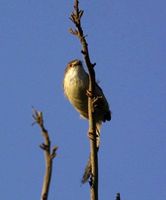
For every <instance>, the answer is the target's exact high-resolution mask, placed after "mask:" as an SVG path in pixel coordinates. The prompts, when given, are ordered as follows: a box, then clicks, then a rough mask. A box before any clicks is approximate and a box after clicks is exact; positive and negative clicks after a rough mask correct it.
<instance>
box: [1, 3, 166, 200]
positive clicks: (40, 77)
mask: <svg viewBox="0 0 166 200" xmlns="http://www.w3.org/2000/svg"><path fill="white" fill-rule="evenodd" d="M80 5H81V7H82V8H83V9H84V11H85V14H84V18H83V21H82V23H83V28H84V31H85V34H87V35H88V37H87V40H88V43H89V50H90V56H91V60H92V62H96V63H97V65H96V76H97V80H99V81H100V85H101V87H102V88H103V90H104V93H105V95H106V96H107V98H108V101H109V102H110V106H111V110H112V113H113V116H112V121H111V122H110V123H109V122H108V123H105V124H103V128H102V134H101V148H100V152H99V166H100V170H99V173H100V183H99V188H100V189H99V196H100V199H114V198H115V194H116V193H117V192H120V193H121V196H122V200H133V199H134V200H140V199H141V200H148V199H150V200H156V199H158V198H159V199H164V198H166V190H165V179H166V171H165V169H166V161H165V155H166V145H165V144H166V134H165V132H166V89H165V88H166V80H165V77H166V68H165V65H166V55H165V53H166V39H165V35H166V28H165V19H166V13H165V6H166V3H165V1H164V0H159V1H155V0H152V1H149V0H144V1H136V0H132V1H131V0H126V1H121V0H120V1H115V0H112V1H110V0H105V1H80ZM72 6H73V1H71V0H68V1H64V0H61V1H53V0H49V1H44V0H40V1H39V0H36V1H34V0H24V1H22V0H15V1H12V0H0V69H1V73H0V91H1V104H0V110H1V114H0V134H1V147H0V149H1V150H0V159H1V165H0V191H1V198H2V199H4V200H9V199H15V200H22V199H24V200H26V199H27V200H28V199H39V198H40V192H41V186H42V180H43V174H44V159H43V152H42V151H41V150H40V148H38V146H39V144H40V143H41V142H42V137H41V135H40V131H39V128H38V127H37V126H34V127H32V126H31V124H32V117H31V111H32V106H34V107H36V108H37V109H39V110H41V111H43V113H44V119H45V125H46V127H47V129H48V130H49V132H50V137H51V139H52V143H53V144H56V145H58V146H59V150H58V156H57V157H56V158H55V160H54V168H53V177H52V184H51V189H50V196H49V197H50V198H49V199H58V200H60V199H63V200H64V199H80V200H83V199H88V198H89V186H88V185H83V186H81V184H80V180H81V175H82V173H83V170H84V166H85V164H86V161H87V158H88V154H89V141H88V139H87V121H85V120H81V119H80V117H79V115H78V113H76V111H75V110H73V108H72V106H71V105H70V104H69V103H68V101H67V100H66V98H65V97H64V94H63V88H62V80H63V74H64V68H65V66H66V63H67V62H68V61H70V60H72V59H74V58H79V59H82V55H81V53H80V44H79V41H78V40H77V38H75V37H74V36H72V35H70V34H69V33H68V29H69V28H70V27H72V26H73V25H72V23H71V21H70V20H69V19H68V18H69V14H70V12H71V10H72Z"/></svg>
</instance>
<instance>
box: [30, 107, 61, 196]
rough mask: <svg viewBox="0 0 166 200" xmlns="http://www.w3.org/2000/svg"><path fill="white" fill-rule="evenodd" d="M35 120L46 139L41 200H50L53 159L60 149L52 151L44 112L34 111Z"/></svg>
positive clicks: (43, 146) (42, 145)
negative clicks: (45, 125)
mask: <svg viewBox="0 0 166 200" xmlns="http://www.w3.org/2000/svg"><path fill="white" fill-rule="evenodd" d="M32 117H33V119H34V120H35V122H34V123H33V124H35V123H36V124H38V125H39V127H40V128H41V133H42V136H43V138H44V143H42V144H41V145H40V148H41V149H43V150H44V154H45V165H46V169H45V176H44V180H43V187H42V192H41V200H47V199H48V193H49V187H50V182H51V175H52V165H53V159H54V158H55V156H56V151H57V149H58V147H57V146H54V147H53V149H52V150H51V141H50V138H49V133H48V131H47V130H46V129H45V127H44V120H43V114H42V112H39V111H37V110H35V109H33V114H32Z"/></svg>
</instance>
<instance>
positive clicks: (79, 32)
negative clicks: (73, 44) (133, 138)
mask: <svg viewBox="0 0 166 200" xmlns="http://www.w3.org/2000/svg"><path fill="white" fill-rule="evenodd" d="M83 13H84V11H83V10H80V9H79V1H78V0H75V1H74V11H73V12H72V14H71V16H70V19H71V21H72V22H73V23H74V24H75V26H76V29H75V30H73V29H70V30H69V31H70V33H72V34H73V35H75V36H77V37H78V39H79V40H80V43H81V46H82V51H81V52H82V54H83V56H84V60H85V63H86V66H87V68H88V71H89V91H88V93H89V94H90V95H88V116H89V138H90V151H91V154H90V160H91V178H90V186H91V200H98V155H97V145H96V123H95V117H94V107H93V100H92V99H93V97H94V96H95V95H94V92H95V83H96V81H95V71H94V66H95V65H96V64H95V63H94V64H92V63H91V61H90V56H89V50H88V43H87V41H86V36H85V35H84V32H83V29H82V26H81V18H82V16H83Z"/></svg>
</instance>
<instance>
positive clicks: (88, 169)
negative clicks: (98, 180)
mask: <svg viewBox="0 0 166 200" xmlns="http://www.w3.org/2000/svg"><path fill="white" fill-rule="evenodd" d="M100 128H101V123H96V135H97V137H96V146H97V151H98V150H99V146H100ZM90 175H91V160H90V156H89V159H88V163H87V165H86V167H85V170H84V174H83V176H82V180H81V182H82V183H83V184H84V183H86V182H87V181H88V180H89V178H90Z"/></svg>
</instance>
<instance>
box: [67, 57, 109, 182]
mask: <svg viewBox="0 0 166 200" xmlns="http://www.w3.org/2000/svg"><path fill="white" fill-rule="evenodd" d="M88 88H89V75H88V73H87V72H86V71H85V69H84V67H83V63H82V61H81V60H79V59H75V60H72V61H70V62H69V63H68V64H67V66H66V68H65V73H64V80H63V89H64V94H65V96H66V97H67V99H68V100H69V102H70V103H71V104H72V105H73V107H74V108H75V109H76V111H78V113H79V114H80V116H81V117H82V118H85V119H88V95H87V92H88ZM94 98H95V99H97V100H96V101H94V116H95V122H96V135H97V137H96V143H97V144H96V145H97V149H99V144H100V129H101V125H102V122H106V121H110V120H111V111H110V108H109V104H108V102H107V99H106V97H105V95H104V93H103V91H102V89H101V88H100V86H99V85H98V83H97V82H96V83H95V89H94ZM90 175H91V164H90V158H89V160H88V164H87V165H86V168H85V172H84V175H83V178H82V183H86V182H87V181H88V180H89V177H90Z"/></svg>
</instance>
